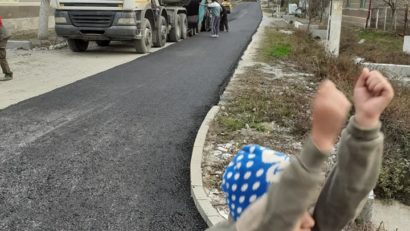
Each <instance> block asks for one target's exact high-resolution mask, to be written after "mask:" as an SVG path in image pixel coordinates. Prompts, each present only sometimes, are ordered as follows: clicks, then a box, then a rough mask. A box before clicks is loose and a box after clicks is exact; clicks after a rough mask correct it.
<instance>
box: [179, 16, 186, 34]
mask: <svg viewBox="0 0 410 231" xmlns="http://www.w3.org/2000/svg"><path fill="white" fill-rule="evenodd" d="M179 25H180V26H181V39H186V38H187V37H188V20H187V17H186V14H179Z"/></svg>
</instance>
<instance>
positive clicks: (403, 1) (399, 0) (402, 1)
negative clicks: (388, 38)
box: [383, 0, 410, 29]
mask: <svg viewBox="0 0 410 231" xmlns="http://www.w3.org/2000/svg"><path fill="white" fill-rule="evenodd" d="M383 2H384V3H385V4H386V5H387V6H389V7H390V10H391V12H392V13H391V24H390V26H391V29H393V28H394V20H395V18H396V13H397V9H399V8H404V7H406V5H408V4H409V2H410V1H409V0H383Z"/></svg>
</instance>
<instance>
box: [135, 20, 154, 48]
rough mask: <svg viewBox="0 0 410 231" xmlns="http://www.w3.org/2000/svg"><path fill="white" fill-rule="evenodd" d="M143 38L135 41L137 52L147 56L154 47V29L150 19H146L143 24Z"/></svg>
mask: <svg viewBox="0 0 410 231" xmlns="http://www.w3.org/2000/svg"><path fill="white" fill-rule="evenodd" d="M141 28H144V29H143V30H144V31H142V38H141V39H137V40H135V50H136V51H137V53H140V54H145V53H148V52H149V51H150V50H151V47H152V27H151V23H150V21H149V20H148V19H146V18H144V19H143V20H142V23H141Z"/></svg>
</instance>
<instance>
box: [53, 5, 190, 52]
mask: <svg viewBox="0 0 410 231" xmlns="http://www.w3.org/2000/svg"><path fill="white" fill-rule="evenodd" d="M189 1H190V0H52V6H53V7H55V8H56V11H55V23H56V25H55V30H56V33H57V35H58V36H61V37H64V38H66V39H67V42H68V46H69V48H70V49H71V50H72V51H74V52H83V51H85V50H87V47H88V44H89V42H90V41H96V43H97V44H98V45H99V46H108V45H109V44H110V42H111V41H132V43H133V45H134V47H135V50H136V51H137V52H138V53H147V52H149V51H150V49H151V47H152V46H154V47H162V46H164V45H165V43H166V42H167V41H171V42H178V41H180V40H181V39H185V38H187V34H188V32H187V31H188V22H187V8H186V7H184V6H187V5H188V3H189Z"/></svg>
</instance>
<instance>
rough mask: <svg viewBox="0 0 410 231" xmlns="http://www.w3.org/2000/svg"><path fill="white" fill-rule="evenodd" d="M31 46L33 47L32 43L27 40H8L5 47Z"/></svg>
mask: <svg viewBox="0 0 410 231" xmlns="http://www.w3.org/2000/svg"><path fill="white" fill-rule="evenodd" d="M32 48H33V43H32V42H31V41H27V40H9V41H8V42H7V49H23V50H30V49H32Z"/></svg>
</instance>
